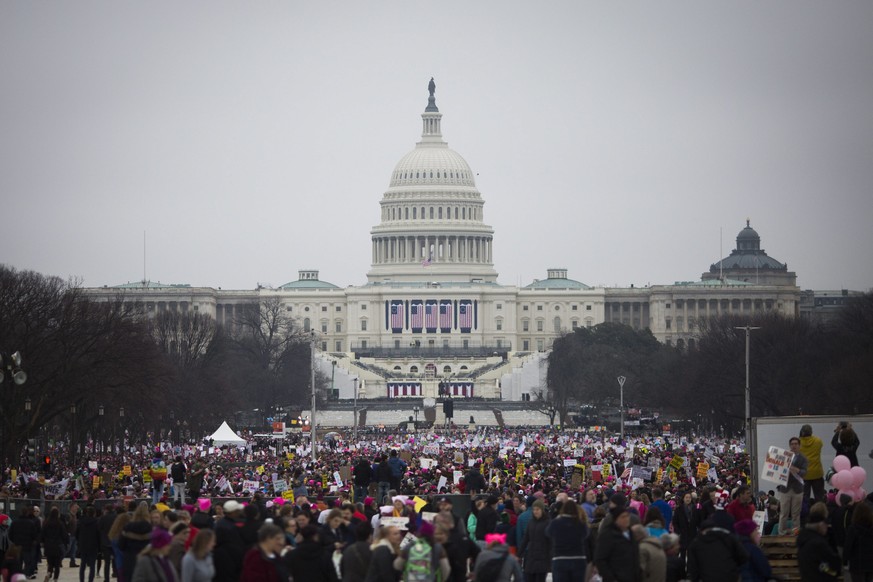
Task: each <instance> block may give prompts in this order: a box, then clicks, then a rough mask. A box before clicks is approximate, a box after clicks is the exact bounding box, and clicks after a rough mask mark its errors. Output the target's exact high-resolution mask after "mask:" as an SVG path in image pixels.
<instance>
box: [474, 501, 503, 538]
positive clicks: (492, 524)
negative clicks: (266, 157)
mask: <svg viewBox="0 0 873 582" xmlns="http://www.w3.org/2000/svg"><path fill="white" fill-rule="evenodd" d="M499 521H500V517H499V516H498V515H497V510H495V509H494V508H493V507H491V506H490V505H486V506H485V507H483V508H482V509H480V510H479V515H477V516H476V539H477V540H480V541H481V540H484V539H485V534H490V533H494V532H495V530H497V522H499Z"/></svg>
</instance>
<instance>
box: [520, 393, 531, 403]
mask: <svg viewBox="0 0 873 582" xmlns="http://www.w3.org/2000/svg"><path fill="white" fill-rule="evenodd" d="M521 399H522V401H524V402H530V394H529V393H527V392H525V393H524V394H522V395H521Z"/></svg>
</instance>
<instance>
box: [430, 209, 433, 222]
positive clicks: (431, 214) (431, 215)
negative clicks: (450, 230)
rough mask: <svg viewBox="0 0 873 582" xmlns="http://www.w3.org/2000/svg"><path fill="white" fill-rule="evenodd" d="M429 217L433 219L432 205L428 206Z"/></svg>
mask: <svg viewBox="0 0 873 582" xmlns="http://www.w3.org/2000/svg"><path fill="white" fill-rule="evenodd" d="M430 219H431V220H433V206H431V207H430Z"/></svg>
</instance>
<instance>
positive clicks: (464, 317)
mask: <svg viewBox="0 0 873 582" xmlns="http://www.w3.org/2000/svg"><path fill="white" fill-rule="evenodd" d="M458 325H459V326H460V327H461V328H462V329H471V328H472V327H473V306H472V305H470V304H469V303H462V304H461V306H460V308H459V310H458Z"/></svg>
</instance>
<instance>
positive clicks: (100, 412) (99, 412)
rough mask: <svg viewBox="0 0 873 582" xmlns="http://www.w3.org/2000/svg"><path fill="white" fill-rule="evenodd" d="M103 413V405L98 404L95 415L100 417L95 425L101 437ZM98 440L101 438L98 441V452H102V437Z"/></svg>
mask: <svg viewBox="0 0 873 582" xmlns="http://www.w3.org/2000/svg"><path fill="white" fill-rule="evenodd" d="M103 413H104V410H103V405H102V404H101V405H100V406H98V407H97V416H99V417H100V419H99V423H98V425H97V433H98V434H99V435H100V436H101V437H102V436H103ZM100 440H101V442H100V452H101V453H102V452H103V442H102V440H103V439H102V438H101V439H100Z"/></svg>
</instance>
